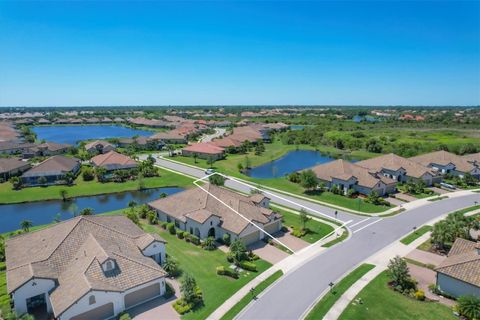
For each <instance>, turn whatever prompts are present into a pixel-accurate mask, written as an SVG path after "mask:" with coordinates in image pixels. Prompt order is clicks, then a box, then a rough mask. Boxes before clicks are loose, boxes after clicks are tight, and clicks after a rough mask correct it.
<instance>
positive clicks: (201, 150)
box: [182, 143, 225, 160]
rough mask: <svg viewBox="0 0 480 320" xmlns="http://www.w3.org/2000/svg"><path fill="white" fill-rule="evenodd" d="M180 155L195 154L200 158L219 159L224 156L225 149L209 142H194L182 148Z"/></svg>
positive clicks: (189, 155) (190, 155)
mask: <svg viewBox="0 0 480 320" xmlns="http://www.w3.org/2000/svg"><path fill="white" fill-rule="evenodd" d="M182 155H183V156H187V157H193V156H194V155H197V156H198V157H199V158H201V159H213V160H219V159H223V158H224V157H225V149H223V148H221V147H217V146H215V145H213V144H210V143H194V144H192V145H189V146H188V147H185V148H183V149H182Z"/></svg>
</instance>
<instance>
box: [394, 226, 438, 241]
mask: <svg viewBox="0 0 480 320" xmlns="http://www.w3.org/2000/svg"><path fill="white" fill-rule="evenodd" d="M431 230H432V226H429V225H425V226H422V227H420V228H419V229H417V230H415V231H414V232H412V233H410V234H409V235H408V236H406V237H405V238H403V239H402V240H400V242H401V243H403V244H405V245H408V244H410V243H412V242H413V241H415V240H417V239H418V238H420V237H421V236H422V235H424V234H425V233H427V232H428V231H431Z"/></svg>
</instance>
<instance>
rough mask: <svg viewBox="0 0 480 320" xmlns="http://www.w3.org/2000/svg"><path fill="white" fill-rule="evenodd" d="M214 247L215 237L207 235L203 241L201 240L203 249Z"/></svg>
mask: <svg viewBox="0 0 480 320" xmlns="http://www.w3.org/2000/svg"><path fill="white" fill-rule="evenodd" d="M215 248H216V246H215V239H214V238H213V237H208V238H207V239H205V241H204V242H203V249H205V250H214V249H215Z"/></svg>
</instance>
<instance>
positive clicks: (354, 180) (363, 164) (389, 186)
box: [311, 151, 480, 196]
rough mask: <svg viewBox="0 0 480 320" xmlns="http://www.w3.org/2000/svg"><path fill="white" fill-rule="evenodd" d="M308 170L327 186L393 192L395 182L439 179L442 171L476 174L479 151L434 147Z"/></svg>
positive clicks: (479, 173) (428, 183) (362, 191)
mask: <svg viewBox="0 0 480 320" xmlns="http://www.w3.org/2000/svg"><path fill="white" fill-rule="evenodd" d="M311 170H312V171H313V172H314V173H315V175H316V176H317V178H318V180H319V181H320V182H322V183H324V184H325V186H326V187H327V188H329V189H331V188H332V187H335V188H339V189H340V190H343V192H344V193H345V194H347V192H349V190H354V191H355V192H358V193H360V194H364V195H369V194H370V193H372V192H376V193H377V194H378V195H380V196H383V195H386V194H389V193H393V192H395V190H396V185H397V183H399V182H407V181H414V182H419V181H423V182H424V183H425V185H426V186H431V185H433V184H434V183H439V182H441V181H442V179H443V176H444V175H445V174H449V175H452V176H458V177H461V178H463V177H465V175H466V174H469V175H472V176H473V177H476V178H480V153H476V154H471V155H465V156H459V155H456V154H453V153H450V152H447V151H436V152H431V153H427V154H423V155H419V156H416V157H411V158H404V157H401V156H398V155H395V154H393V153H390V154H386V155H382V156H379V157H375V158H372V159H368V160H363V161H359V162H355V163H352V162H349V161H346V160H342V159H339V160H335V161H332V162H328V163H325V164H321V165H317V166H315V167H313V168H311Z"/></svg>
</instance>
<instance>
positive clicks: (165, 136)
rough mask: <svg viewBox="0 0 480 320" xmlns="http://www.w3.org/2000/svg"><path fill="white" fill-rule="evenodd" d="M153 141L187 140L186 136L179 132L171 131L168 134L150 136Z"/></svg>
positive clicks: (159, 133) (160, 133) (161, 133)
mask: <svg viewBox="0 0 480 320" xmlns="http://www.w3.org/2000/svg"><path fill="white" fill-rule="evenodd" d="M150 139H151V140H186V137H185V135H184V134H180V133H178V132H177V131H174V130H171V131H167V132H158V133H156V134H154V135H152V136H150Z"/></svg>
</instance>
